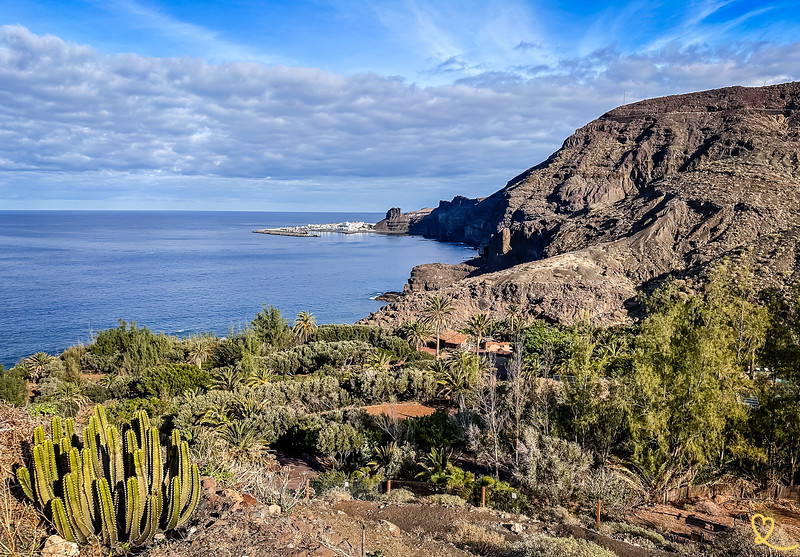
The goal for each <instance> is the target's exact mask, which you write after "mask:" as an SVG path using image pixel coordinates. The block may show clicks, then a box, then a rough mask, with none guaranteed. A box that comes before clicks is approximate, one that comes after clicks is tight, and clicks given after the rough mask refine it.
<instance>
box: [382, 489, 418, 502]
mask: <svg viewBox="0 0 800 557" xmlns="http://www.w3.org/2000/svg"><path fill="white" fill-rule="evenodd" d="M416 499H417V496H416V495H414V494H413V493H411V492H410V491H409V490H407V489H403V488H402V487H400V488H397V489H393V490H391V491H390V492H389V493H387V494H386V500H387V501H389V502H390V503H411V502H412V501H416Z"/></svg>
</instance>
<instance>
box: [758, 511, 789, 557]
mask: <svg viewBox="0 0 800 557" xmlns="http://www.w3.org/2000/svg"><path fill="white" fill-rule="evenodd" d="M757 523H758V524H757ZM750 525H751V526H752V527H753V532H755V534H756V540H755V542H756V545H766V546H767V547H770V548H772V549H775V550H777V551H791V550H793V549H797V548H798V547H800V545H798V544H794V545H793V546H791V547H778V546H775V545H772V544H771V543H769V542H768V541H767V540H768V539H769V537H770V536H771V535H772V531H773V530H775V519H774V518H772V517H771V516H764V515H763V514H759V513H756V514H754V515H753V518H751V519H750ZM764 529H766V530H767V535H766V536H762V535H761V531H762V530H764Z"/></svg>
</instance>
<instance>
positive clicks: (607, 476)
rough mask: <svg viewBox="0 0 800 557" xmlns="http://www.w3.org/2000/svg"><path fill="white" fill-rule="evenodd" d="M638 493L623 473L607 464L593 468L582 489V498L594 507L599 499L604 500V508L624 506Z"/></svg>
mask: <svg viewBox="0 0 800 557" xmlns="http://www.w3.org/2000/svg"><path fill="white" fill-rule="evenodd" d="M636 493H637V492H636V489H634V488H633V486H632V485H631V482H630V481H627V480H626V478H625V477H623V475H622V474H620V473H619V472H617V471H616V470H613V469H612V468H608V467H605V466H603V467H600V468H597V469H595V470H592V472H591V473H589V475H588V476H587V477H586V479H585V481H584V483H583V485H581V489H580V495H581V498H582V499H584V500H585V501H586V502H587V503H589V505H590V507H592V508H594V507H595V506H596V505H597V501H598V500H602V501H603V507H604V508H609V509H620V508H623V507H624V506H625V505H626V504H627V503H628V501H629V500H631V498H633V497H634V496H635V495H636Z"/></svg>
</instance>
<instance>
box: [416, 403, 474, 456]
mask: <svg viewBox="0 0 800 557" xmlns="http://www.w3.org/2000/svg"><path fill="white" fill-rule="evenodd" d="M411 437H412V438H413V440H414V442H415V444H416V445H417V446H419V447H420V449H422V451H424V452H428V451H429V450H430V449H432V448H434V447H452V446H454V445H459V444H461V443H463V441H464V434H463V431H462V430H461V429H460V428H459V426H458V424H457V422H456V420H454V419H453V418H451V417H450V416H448V415H447V412H443V411H441V410H437V411H436V412H434V413H433V414H431V415H430V416H423V417H422V418H416V419H414V420H411Z"/></svg>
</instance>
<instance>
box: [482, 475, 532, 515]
mask: <svg viewBox="0 0 800 557" xmlns="http://www.w3.org/2000/svg"><path fill="white" fill-rule="evenodd" d="M483 487H485V488H486V506H487V507H491V508H493V509H497V510H499V511H503V512H507V513H522V512H524V511H525V509H526V508H527V507H528V498H527V497H526V496H525V494H524V493H521V492H520V491H519V490H518V489H515V488H513V487H512V486H511V484H509V483H508V482H503V481H499V480H495V479H494V478H492V477H491V476H483V477H482V478H480V479H479V480H478V481H477V482H475V487H474V488H473V495H472V501H473V503H474V504H478V503H479V502H480V500H481V493H482V489H481V488H483Z"/></svg>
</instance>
